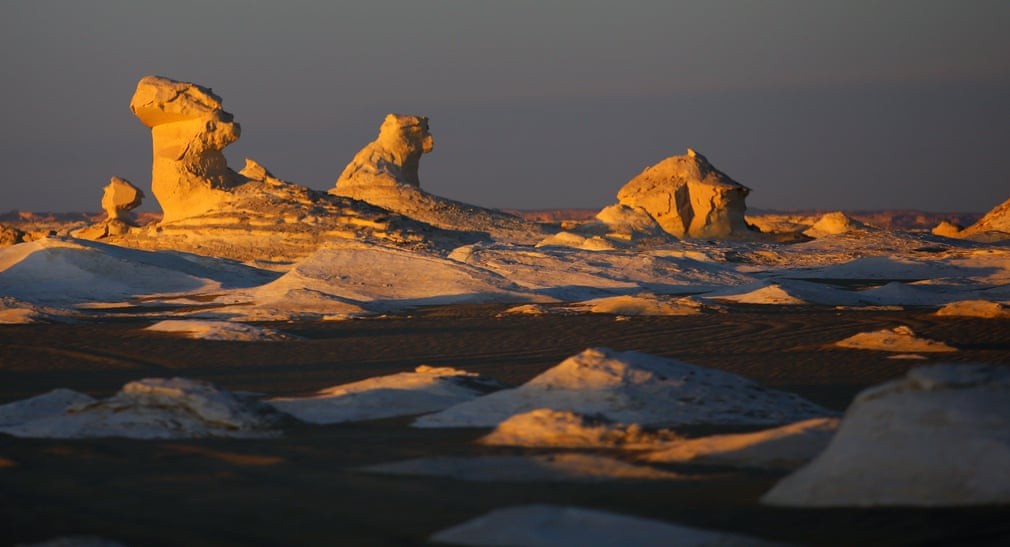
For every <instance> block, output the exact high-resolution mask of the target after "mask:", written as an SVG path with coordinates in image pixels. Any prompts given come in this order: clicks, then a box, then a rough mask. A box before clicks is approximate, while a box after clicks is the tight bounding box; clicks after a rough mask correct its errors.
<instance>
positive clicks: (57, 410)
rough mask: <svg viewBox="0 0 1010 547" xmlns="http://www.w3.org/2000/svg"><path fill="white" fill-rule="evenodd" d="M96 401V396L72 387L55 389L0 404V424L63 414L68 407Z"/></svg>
mask: <svg viewBox="0 0 1010 547" xmlns="http://www.w3.org/2000/svg"><path fill="white" fill-rule="evenodd" d="M94 402H95V398H94V397H92V396H90V395H87V394H84V393H80V392H78V391H74V390H72V389H63V388H59V389H54V390H52V391H50V392H47V393H43V394H41V395H36V396H35V397H30V398H28V399H23V400H21V401H14V402H13V403H7V404H5V405H0V426H12V425H17V424H22V423H25V422H30V421H32V420H38V419H40V418H46V417H50V416H55V415H59V414H63V413H64V412H66V411H67V409H70V408H74V407H80V406H85V405H89V404H91V403H94Z"/></svg>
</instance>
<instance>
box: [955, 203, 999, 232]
mask: <svg viewBox="0 0 1010 547" xmlns="http://www.w3.org/2000/svg"><path fill="white" fill-rule="evenodd" d="M958 235H959V236H960V237H965V238H969V239H978V240H983V241H997V240H1003V239H1010V199H1008V200H1006V201H1004V202H1003V203H1001V204H999V205H997V206H996V207H994V208H993V209H992V210H991V211H989V212H988V213H986V214H985V216H983V217H982V218H980V219H979V220H978V222H976V223H975V224H972V225H971V226H968V227H967V228H965V229H964V230H962V231H961V233H960V234H958Z"/></svg>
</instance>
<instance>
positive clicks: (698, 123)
mask: <svg viewBox="0 0 1010 547" xmlns="http://www.w3.org/2000/svg"><path fill="white" fill-rule="evenodd" d="M1007 29H1010V2H1006V1H1005V0H994V1H985V0H957V1H937V0H889V1H886V2H882V1H863V0H845V1H843V0H835V1H820V0H794V1H793V0H790V1H784V0H763V1H760V2H759V1H749V0H737V1H728V0H707V1H696V2H675V1H669V0H657V1H634V0H631V1H621V2H618V1H612V2H601V1H595V0H571V1H551V0H537V1H525V0H510V1H500V2H495V1H489V0H469V1H463V0H453V1H448V0H445V1H420V0H414V1H403V0H402V1H381V0H371V1H362V2H336V1H323V0H317V1H299V0H287V1H285V2H267V1H256V0H248V1H238V0H215V1H214V2H207V1H205V0H200V1H189V0H173V1H172V2H148V1H145V0H123V1H107V0H91V1H88V2H80V1H77V0H67V1H46V0H30V1H29V0H24V1H20V0H7V1H4V2H3V3H0V72H2V74H3V81H4V85H3V86H2V87H0V121H2V123H0V160H2V168H3V171H4V173H3V178H2V181H0V212H2V211H9V210H12V209H20V210H34V211H71V210H76V211H79V210H98V209H99V201H100V198H101V194H102V186H104V185H105V184H107V183H108V180H109V178H110V177H111V176H114V175H115V176H120V177H124V178H126V179H128V180H130V181H132V182H133V183H134V184H136V185H137V186H139V187H140V188H142V189H145V190H149V189H150V161H151V149H150V147H151V144H150V134H149V130H148V129H147V128H145V127H144V126H142V125H141V124H140V122H139V121H137V120H136V119H135V118H134V117H133V116H132V114H131V113H130V111H129V101H130V96H131V95H132V93H133V90H134V88H135V87H136V82H137V81H138V80H139V79H140V78H141V77H143V76H145V75H148V74H157V75H162V76H167V77H170V78H173V79H177V80H184V81H191V82H195V83H199V84H201V85H204V86H206V87H210V88H213V90H214V92H215V93H217V94H218V95H220V96H221V97H222V98H223V99H224V107H225V109H226V110H228V111H229V112H232V113H233V114H234V115H235V119H236V120H237V121H238V122H239V123H240V124H241V125H242V138H241V139H240V140H239V141H238V142H236V143H235V144H233V145H231V146H230V147H229V148H228V149H227V150H226V151H225V155H226V156H227V157H228V159H229V163H230V165H231V166H232V167H233V168H235V169H236V170H237V169H239V168H241V167H242V164H243V158H245V157H251V158H254V159H256V160H257V161H259V162H260V163H262V164H263V165H265V166H266V167H267V168H268V169H270V170H271V171H272V172H273V173H274V174H275V175H277V176H278V177H280V178H283V179H285V180H289V181H292V182H296V183H298V184H302V185H305V186H309V187H311V188H316V189H320V190H325V189H328V188H331V187H332V186H333V184H334V181H335V180H336V178H337V176H339V174H340V172H341V171H342V170H343V168H344V166H345V165H346V164H347V162H349V161H350V160H351V158H352V157H353V156H354V154H355V152H356V151H357V150H359V149H360V148H361V147H362V146H364V145H365V144H367V143H368V142H369V141H371V140H372V139H374V138H375V135H376V133H377V131H378V127H379V124H380V123H381V121H382V119H383V117H384V115H385V114H386V113H388V112H398V113H404V114H420V115H426V116H429V118H430V120H431V122H430V126H431V130H432V134H433V135H434V138H435V149H434V151H433V152H432V153H430V154H428V155H426V156H425V157H424V158H423V159H422V161H421V171H420V176H421V186H422V188H424V189H426V190H428V191H430V192H433V193H435V194H438V195H441V196H445V197H449V198H453V199H456V200H460V201H465V202H469V203H474V204H478V205H483V206H488V207H497V208H519V209H544V208H562V207H571V208H598V207H601V206H604V205H607V204H610V203H613V202H615V201H616V193H617V191H618V189H619V188H620V187H621V186H622V185H624V184H625V183H626V182H627V181H628V180H630V179H631V178H633V177H634V176H635V175H637V174H638V173H639V172H641V171H642V169H644V168H645V167H647V166H649V165H652V164H655V163H658V162H659V161H661V160H662V159H664V158H666V157H668V156H671V155H677V154H683V153H684V152H685V150H686V149H687V148H688V147H691V148H694V149H696V150H698V151H699V152H700V153H702V154H704V155H706V156H707V157H708V159H709V161H710V162H711V163H712V164H713V165H715V166H716V167H717V168H719V169H720V170H722V171H723V172H725V173H727V174H728V175H729V176H731V177H732V178H734V179H735V180H737V181H739V182H741V183H742V184H745V185H747V186H748V187H750V188H751V189H752V192H751V194H750V196H749V197H748V200H747V203H748V206H749V207H752V208H764V209H807V208H817V209H897V208H901V209H921V210H929V211H950V212H953V211H976V212H984V211H987V210H989V209H991V208H992V207H994V206H995V205H997V204H998V203H1000V202H1002V201H1004V200H1006V199H1007V198H1010V151H1008V150H1010V32H1007ZM147 194H148V199H147V201H146V202H145V206H144V209H157V203H156V202H155V200H154V199H153V197H152V196H151V194H150V192H149V191H147Z"/></svg>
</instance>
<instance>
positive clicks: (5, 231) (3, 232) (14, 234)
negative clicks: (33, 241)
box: [0, 224, 27, 247]
mask: <svg viewBox="0 0 1010 547" xmlns="http://www.w3.org/2000/svg"><path fill="white" fill-rule="evenodd" d="M26 235H27V234H25V232H24V231H22V230H19V229H17V228H15V227H13V226H5V225H3V224H0V247H6V246H7V245H17V244H18V243H23V242H24V241H27V239H26Z"/></svg>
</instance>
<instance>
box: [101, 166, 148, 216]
mask: <svg viewBox="0 0 1010 547" xmlns="http://www.w3.org/2000/svg"><path fill="white" fill-rule="evenodd" d="M103 190H104V193H103V194H102V210H104V211H105V215H106V219H107V220H122V221H130V220H131V219H130V211H132V210H133V209H136V208H137V207H140V204H141V202H142V201H143V200H144V192H142V191H141V190H140V188H137V187H136V186H134V185H133V184H131V183H130V181H128V180H126V179H122V178H119V177H112V179H111V180H109V184H108V186H106V187H105V188H104V189H103Z"/></svg>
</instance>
